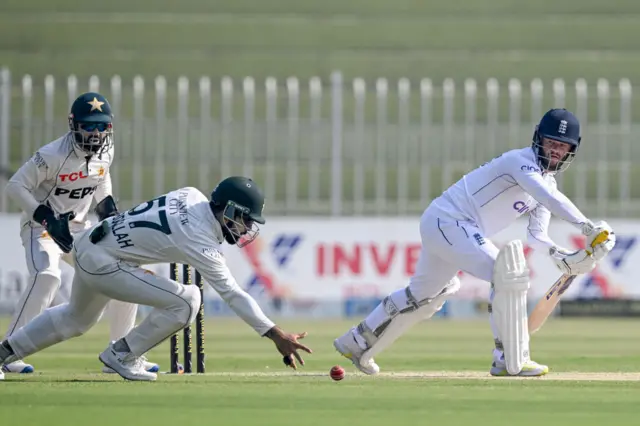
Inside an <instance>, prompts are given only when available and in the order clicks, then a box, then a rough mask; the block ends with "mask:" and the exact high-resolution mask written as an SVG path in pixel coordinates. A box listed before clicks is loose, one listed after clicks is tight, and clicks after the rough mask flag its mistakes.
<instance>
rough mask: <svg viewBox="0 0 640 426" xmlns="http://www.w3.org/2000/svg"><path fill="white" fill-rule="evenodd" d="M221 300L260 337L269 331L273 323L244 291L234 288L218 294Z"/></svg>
mask: <svg viewBox="0 0 640 426" xmlns="http://www.w3.org/2000/svg"><path fill="white" fill-rule="evenodd" d="M219 293H220V296H221V297H222V299H223V300H224V301H225V302H227V304H228V305H229V306H230V307H231V309H233V311H234V312H235V313H236V314H237V315H238V316H239V317H240V318H242V320H243V321H244V322H246V323H247V324H249V325H250V326H251V327H252V328H253V329H254V330H255V331H256V332H257V333H258V334H259V335H260V336H263V335H264V334H265V333H266V332H267V331H269V330H270V329H271V328H272V327H273V326H274V325H275V323H274V322H273V321H271V320H270V319H269V318H267V316H266V315H265V314H264V312H262V309H260V306H259V305H258V303H257V302H256V301H255V300H254V299H253V297H251V296H250V295H249V294H247V292H245V291H244V290H242V289H240V288H238V287H236V288H235V289H232V290H230V291H228V292H219Z"/></svg>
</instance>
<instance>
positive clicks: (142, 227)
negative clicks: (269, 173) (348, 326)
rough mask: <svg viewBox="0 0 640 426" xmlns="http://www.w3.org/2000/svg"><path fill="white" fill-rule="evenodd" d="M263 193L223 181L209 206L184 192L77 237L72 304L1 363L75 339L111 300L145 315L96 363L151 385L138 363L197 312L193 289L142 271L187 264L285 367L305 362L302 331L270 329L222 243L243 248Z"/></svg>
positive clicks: (29, 329)
mask: <svg viewBox="0 0 640 426" xmlns="http://www.w3.org/2000/svg"><path fill="white" fill-rule="evenodd" d="M263 208H264V196H263V195H262V192H261V191H260V189H258V187H257V185H256V184H255V182H253V181H252V180H251V179H248V178H244V177H230V178H227V179H225V180H223V181H222V182H220V183H219V184H218V186H217V187H216V188H215V189H214V190H213V192H212V194H211V199H210V200H209V199H207V197H205V196H204V195H203V194H202V193H201V192H200V191H198V190H197V189H195V188H182V189H178V190H176V191H173V192H170V193H168V194H165V195H161V196H159V197H158V198H155V199H153V200H149V201H147V202H146V203H142V204H140V205H139V206H137V207H134V208H133V209H131V210H129V211H127V212H124V213H120V214H118V215H116V216H113V217H111V218H109V219H106V220H104V221H103V222H102V223H100V224H98V225H96V226H95V227H93V228H92V229H91V230H89V231H86V232H84V233H82V234H80V235H79V236H77V237H76V242H75V245H74V250H73V257H74V260H75V271H76V273H75V276H74V281H73V287H72V289H71V297H70V300H69V303H67V304H63V305H59V306H56V307H53V308H49V309H47V310H45V311H44V312H43V313H42V314H40V315H39V316H38V317H36V318H35V319H34V320H33V321H31V322H30V323H29V324H27V325H26V326H24V327H23V328H21V329H20V330H19V331H17V332H15V333H14V334H13V335H11V336H10V337H9V339H7V340H5V341H3V342H2V343H0V362H2V361H6V360H7V359H9V360H14V359H16V358H18V359H20V358H23V357H26V356H29V355H31V354H33V353H36V352H38V351H41V350H42V349H45V348H47V347H49V346H51V345H54V344H56V343H59V342H62V341H64V340H67V339H70V338H72V337H75V336H79V335H81V334H83V333H85V332H86V331H87V330H89V329H90V328H91V327H93V325H94V324H95V323H96V322H97V321H98V319H99V318H100V316H101V315H102V312H103V311H104V309H105V307H106V306H107V303H108V302H109V300H111V299H116V300H121V301H125V302H131V303H138V304H143V305H148V306H152V307H153V308H154V309H153V310H152V311H151V312H150V313H149V315H148V316H147V317H146V318H145V319H144V320H143V321H142V322H141V323H140V324H139V325H138V326H137V327H135V328H134V329H133V330H131V332H130V333H129V334H127V335H126V336H125V337H124V338H122V339H119V340H118V341H116V342H115V343H112V344H110V345H109V346H108V347H107V348H106V349H105V350H104V352H102V353H101V354H100V356H99V358H100V361H102V363H103V364H104V365H105V366H107V367H109V368H112V369H113V370H115V371H116V372H117V373H118V374H120V376H122V377H123V378H125V379H129V380H146V381H152V380H156V378H157V376H156V374H155V373H152V372H148V371H146V369H145V368H144V363H143V362H142V359H141V357H142V356H143V355H144V354H145V353H146V352H147V351H149V350H150V349H151V348H153V347H155V346H156V345H158V344H160V343H161V342H162V341H164V340H165V339H166V338H168V337H169V336H172V335H174V334H175V333H176V332H178V331H179V330H181V329H183V328H184V327H186V326H187V325H189V324H191V323H192V322H193V320H194V319H195V317H196V314H197V312H198V309H199V307H200V290H199V289H198V287H197V286H195V285H183V284H180V283H178V282H176V281H173V280H171V279H169V278H167V277H163V276H158V275H155V274H153V273H152V272H150V271H147V270H145V269H143V268H141V266H140V265H146V264H154V263H172V262H175V263H183V264H187V265H191V266H192V267H194V268H195V269H196V270H198V271H199V272H200V274H201V275H202V277H203V278H204V279H205V281H207V282H208V283H209V285H211V286H212V287H213V288H214V289H215V290H216V291H217V292H218V293H219V294H220V296H221V297H222V299H223V300H224V301H225V302H226V303H227V304H228V305H229V306H230V307H231V308H232V309H233V310H234V311H235V312H236V314H237V315H238V316H239V317H240V318H242V319H243V320H244V321H245V322H246V323H247V324H249V326H251V327H252V328H253V329H254V330H255V331H256V333H257V334H258V335H259V336H264V337H268V338H269V339H271V340H273V342H274V344H275V346H276V348H277V350H278V351H279V352H280V354H281V355H283V356H284V358H283V360H284V362H285V364H287V365H289V366H291V367H292V368H294V369H295V368H296V359H297V360H298V361H299V362H300V363H301V364H302V365H304V361H303V360H302V357H301V356H300V355H299V354H298V352H297V351H298V350H303V351H306V352H308V353H311V350H310V349H309V348H307V347H306V346H304V345H303V344H301V343H299V342H298V339H301V338H303V337H305V335H306V333H302V334H289V333H285V332H284V331H282V330H281V329H280V328H279V327H278V326H276V325H275V324H274V323H273V322H272V321H271V320H270V319H269V318H267V317H266V316H265V314H264V313H263V312H262V310H261V309H260V306H258V304H257V303H256V301H255V300H254V299H253V298H252V297H251V296H250V295H249V294H247V293H246V292H245V291H244V290H242V288H240V286H239V285H238V284H237V283H236V281H235V279H234V278H233V276H232V275H231V272H230V271H229V268H228V267H227V265H226V261H225V259H224V256H223V255H222V253H221V251H220V250H221V245H222V243H224V242H225V241H226V242H227V243H228V244H237V245H238V246H240V247H241V246H243V245H246V244H249V243H250V242H251V241H253V240H254V239H255V238H256V236H257V235H258V230H259V229H258V225H257V224H258V223H260V224H264V223H265V219H264V217H263V216H262V210H263Z"/></svg>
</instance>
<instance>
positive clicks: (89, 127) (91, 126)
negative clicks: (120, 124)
mask: <svg viewBox="0 0 640 426" xmlns="http://www.w3.org/2000/svg"><path fill="white" fill-rule="evenodd" d="M80 127H81V128H82V130H84V131H87V132H93V131H94V130H96V129H98V131H99V132H104V131H105V130H107V129H108V128H110V127H111V123H80Z"/></svg>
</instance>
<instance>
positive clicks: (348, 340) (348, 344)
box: [333, 328, 380, 375]
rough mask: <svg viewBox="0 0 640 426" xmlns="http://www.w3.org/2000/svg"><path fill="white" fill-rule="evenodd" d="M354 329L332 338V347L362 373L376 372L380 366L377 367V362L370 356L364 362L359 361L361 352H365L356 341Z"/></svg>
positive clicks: (370, 373)
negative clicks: (334, 338)
mask: <svg viewBox="0 0 640 426" xmlns="http://www.w3.org/2000/svg"><path fill="white" fill-rule="evenodd" d="M354 331H355V330H354V329H353V328H352V329H351V330H349V331H347V332H346V333H345V334H343V335H342V336H340V337H338V338H337V339H336V340H334V341H333V347H334V348H336V350H337V351H338V352H340V354H341V355H342V356H343V357H345V358H347V359H349V360H351V362H352V363H353V365H355V366H356V368H357V369H358V370H360V371H362V372H363V373H364V374H369V375H373V374H378V373H379V372H380V367H378V364H376V363H375V361H374V360H373V358H371V359H370V360H369V361H368V362H367V363H365V364H362V363H360V358H361V357H362V354H363V353H364V352H365V350H364V349H362V348H361V347H360V345H358V342H357V341H356V338H355V336H354V335H353V333H354Z"/></svg>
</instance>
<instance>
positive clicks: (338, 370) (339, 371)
mask: <svg viewBox="0 0 640 426" xmlns="http://www.w3.org/2000/svg"><path fill="white" fill-rule="evenodd" d="M329 375H330V376H331V378H332V379H333V380H335V381H338V380H342V379H344V368H342V367H340V366H339V365H334V366H333V367H332V368H331V371H329Z"/></svg>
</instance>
